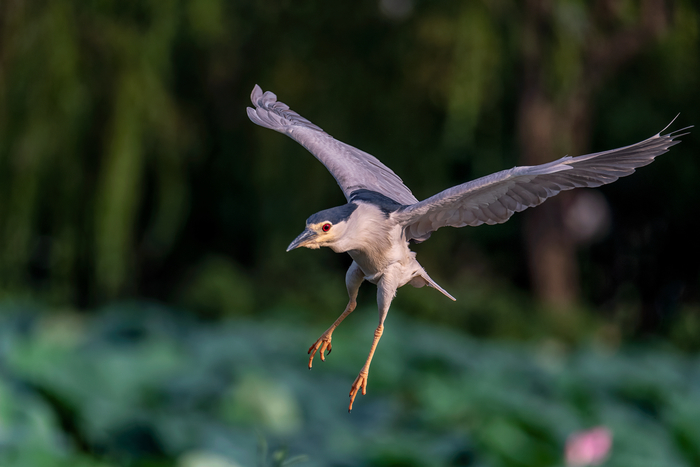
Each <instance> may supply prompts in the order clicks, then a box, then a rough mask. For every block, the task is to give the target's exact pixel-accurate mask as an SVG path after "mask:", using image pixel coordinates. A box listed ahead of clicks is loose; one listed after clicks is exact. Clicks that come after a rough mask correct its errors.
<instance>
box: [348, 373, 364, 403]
mask: <svg viewBox="0 0 700 467" xmlns="http://www.w3.org/2000/svg"><path fill="white" fill-rule="evenodd" d="M367 377H368V372H367V371H360V374H359V375H357V378H355V382H354V383H352V387H351V388H350V406H349V407H348V413H350V412H352V404H353V403H354V402H355V396H357V392H358V391H359V390H360V388H361V389H362V395H363V396H364V395H365V394H367Z"/></svg>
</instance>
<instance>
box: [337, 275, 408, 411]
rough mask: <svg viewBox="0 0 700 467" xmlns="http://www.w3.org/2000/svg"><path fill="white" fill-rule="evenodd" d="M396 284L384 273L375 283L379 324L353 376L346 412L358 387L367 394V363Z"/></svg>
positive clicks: (380, 332)
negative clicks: (367, 352)
mask: <svg viewBox="0 0 700 467" xmlns="http://www.w3.org/2000/svg"><path fill="white" fill-rule="evenodd" d="M396 288H397V287H396V284H395V283H393V282H392V280H391V279H389V278H387V275H386V274H385V275H384V276H383V277H382V278H381V279H380V280H379V283H378V284H377V305H378V306H379V326H377V329H375V331H374V340H373V341H372V347H370V349H369V356H368V357H367V361H366V362H365V365H364V366H363V367H362V369H361V370H360V373H359V374H358V375H357V378H355V382H354V383H352V387H351V388H350V406H349V407H348V412H351V411H352V404H353V402H355V396H357V393H358V391H359V390H360V389H362V395H363V396H364V395H365V394H367V378H368V377H369V365H370V363H372V357H373V356H374V351H375V350H376V349H377V344H378V343H379V339H380V338H381V337H382V334H383V333H384V320H385V319H386V315H387V313H388V312H389V306H390V305H391V301H392V300H393V299H394V295H395V294H396Z"/></svg>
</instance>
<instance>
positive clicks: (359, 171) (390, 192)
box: [247, 84, 418, 204]
mask: <svg viewBox="0 0 700 467" xmlns="http://www.w3.org/2000/svg"><path fill="white" fill-rule="evenodd" d="M250 100H251V101H252V102H253V105H255V108H254V109H253V108H250V107H248V108H247V111H248V117H249V118H250V119H251V120H252V121H253V123H255V124H257V125H260V126H262V127H265V128H269V129H271V130H275V131H278V132H280V133H284V134H285V135H287V136H289V137H290V138H292V139H294V140H295V141H296V142H298V143H300V144H301V145H302V146H304V147H305V148H306V149H308V150H309V152H310V153H311V154H313V155H314V156H315V157H316V159H318V160H319V161H321V163H322V164H323V165H325V166H326V168H327V169H328V170H329V171H330V173H331V175H333V178H335V180H336V181H337V182H338V185H340V189H341V190H343V193H344V194H345V198H347V200H348V201H350V197H351V195H352V193H353V192H355V191H357V190H363V189H365V190H371V191H376V192H378V193H381V194H383V195H384V196H387V197H389V198H391V199H393V200H394V201H396V202H398V203H401V204H413V203H417V202H418V200H417V199H416V197H415V196H413V194H412V193H411V190H409V189H408V187H407V186H406V185H404V184H403V181H402V180H401V179H400V178H399V176H398V175H396V174H395V173H394V172H393V171H392V170H391V169H390V168H389V167H387V166H385V165H384V164H382V163H381V162H379V159H377V158H376V157H374V156H372V155H371V154H367V153H366V152H364V151H360V150H359V149H356V148H354V147H352V146H350V145H348V144H345V143H343V142H340V141H338V140H337V139H335V138H333V137H332V136H331V135H329V134H328V133H326V132H325V131H323V130H322V129H320V128H319V127H317V126H316V125H314V124H313V123H311V122H310V121H308V120H307V119H305V118H304V117H302V116H301V115H299V114H298V113H296V112H294V111H293V110H290V109H289V106H287V105H286V104H283V103H282V102H278V101H277V96H276V95H275V94H273V93H272V92H270V91H267V92H266V93H264V94H263V92H262V89H260V86H258V85H257V84H256V85H255V87H254V88H253V92H252V94H251V95H250Z"/></svg>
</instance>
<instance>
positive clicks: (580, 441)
mask: <svg viewBox="0 0 700 467" xmlns="http://www.w3.org/2000/svg"><path fill="white" fill-rule="evenodd" d="M611 447H612V433H611V432H610V430H608V429H607V428H605V427H604V426H599V427H595V428H591V429H590V430H586V431H578V432H576V433H573V434H571V435H570V436H569V439H567V440H566V465H569V466H572V467H578V466H584V465H600V464H602V463H603V461H605V459H607V458H608V453H609V452H610V448H611Z"/></svg>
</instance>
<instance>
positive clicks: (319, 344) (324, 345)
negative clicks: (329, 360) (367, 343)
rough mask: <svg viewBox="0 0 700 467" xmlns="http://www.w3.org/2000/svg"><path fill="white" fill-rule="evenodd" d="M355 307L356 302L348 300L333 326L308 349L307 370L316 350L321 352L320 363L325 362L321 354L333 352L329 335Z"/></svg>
mask: <svg viewBox="0 0 700 467" xmlns="http://www.w3.org/2000/svg"><path fill="white" fill-rule="evenodd" d="M356 305H357V302H355V300H350V301H349V302H348V306H346V307H345V311H343V314H341V315H340V316H339V317H338V319H336V320H335V322H334V323H333V325H331V327H329V328H328V329H326V332H324V333H323V334H321V337H319V338H318V339H317V340H316V342H314V344H313V345H312V346H311V347H309V351H308V352H307V353H308V354H310V356H309V370H310V369H311V364H312V363H313V361H314V355H316V351H317V350H319V349H320V350H321V353H320V356H321V361H322V362H325V361H326V357H325V355H323V353H324V352H325V351H326V350H328V355H330V353H331V350H333V346H332V345H331V335H332V334H333V331H334V330H335V328H337V327H338V325H339V324H340V323H342V322H343V320H344V319H345V317H347V316H348V315H349V314H350V313H352V311H353V310H354V309H355V306H356Z"/></svg>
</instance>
